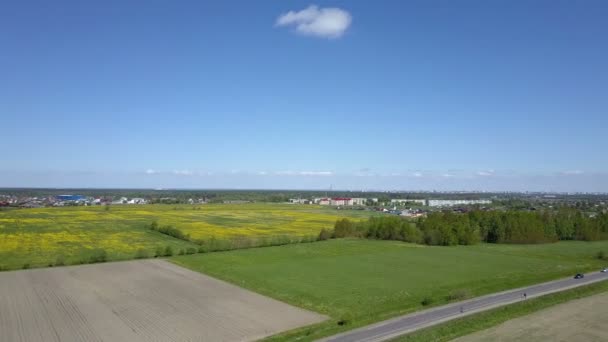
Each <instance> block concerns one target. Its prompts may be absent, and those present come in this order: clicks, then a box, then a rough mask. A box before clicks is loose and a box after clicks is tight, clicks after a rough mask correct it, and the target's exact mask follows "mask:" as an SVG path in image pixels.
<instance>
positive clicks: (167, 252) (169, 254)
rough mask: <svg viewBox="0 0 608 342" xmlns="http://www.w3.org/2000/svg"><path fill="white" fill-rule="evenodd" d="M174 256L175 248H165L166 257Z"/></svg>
mask: <svg viewBox="0 0 608 342" xmlns="http://www.w3.org/2000/svg"><path fill="white" fill-rule="evenodd" d="M172 255H173V248H172V247H171V246H167V247H165V253H164V256H172Z"/></svg>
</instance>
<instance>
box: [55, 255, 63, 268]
mask: <svg viewBox="0 0 608 342" xmlns="http://www.w3.org/2000/svg"><path fill="white" fill-rule="evenodd" d="M55 266H65V258H64V257H63V255H59V256H57V259H55Z"/></svg>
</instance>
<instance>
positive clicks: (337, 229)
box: [334, 218, 355, 238]
mask: <svg viewBox="0 0 608 342" xmlns="http://www.w3.org/2000/svg"><path fill="white" fill-rule="evenodd" d="M354 235H355V225H354V223H353V222H352V221H351V220H349V219H347V218H344V219H341V220H337V221H336V224H335V225H334V237H336V238H343V237H348V236H354Z"/></svg>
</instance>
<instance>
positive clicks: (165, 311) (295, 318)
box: [0, 260, 325, 342]
mask: <svg viewBox="0 0 608 342" xmlns="http://www.w3.org/2000/svg"><path fill="white" fill-rule="evenodd" d="M324 319H325V317H324V316H321V315H318V314H315V313H312V312H309V311H305V310H302V309H299V308H295V307H293V306H290V305H287V304H285V303H282V302H279V301H276V300H273V299H270V298H267V297H264V296H261V295H258V294H256V293H253V292H250V291H247V290H243V289H241V288H239V287H236V286H234V285H231V284H228V283H225V282H222V281H219V280H216V279H214V278H211V277H208V276H205V275H203V274H199V273H196V272H193V271H190V270H187V269H184V268H181V267H179V266H176V265H173V264H171V263H169V262H167V261H164V260H143V261H129V262H116V263H107V264H97V265H83V266H72V267H62V268H49V269H39V270H26V271H16V272H2V273H0V341H3V342H13V341H19V342H21V341H24V342H25V341H28V342H33V341H45V342H47V341H129V342H135V341H252V340H256V339H259V338H262V337H265V336H269V335H272V334H276V333H278V332H281V331H284V330H289V329H293V328H296V327H299V326H302V325H308V324H312V323H316V322H320V321H322V320H324Z"/></svg>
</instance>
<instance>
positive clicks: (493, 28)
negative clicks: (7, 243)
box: [0, 0, 608, 192]
mask: <svg viewBox="0 0 608 342" xmlns="http://www.w3.org/2000/svg"><path fill="white" fill-rule="evenodd" d="M237 8H238V10H235V9H237ZM607 17H608V2H605V1H599V0H598V1H586V2H582V3H575V2H566V1H547V0H544V1H536V2H534V3H528V2H524V1H515V2H491V3H490V2H485V1H461V2H458V3H456V2H449V1H410V2H401V1H380V2H373V3H372V2H347V1H323V2H316V4H315V3H314V2H309V1H275V2H244V3H243V2H235V1H222V2H219V1H218V2H211V1H209V2H204V3H203V2H198V1H179V2H164V1H145V2H143V1H130V2H124V1H118V0H112V1H105V2H102V3H101V2H100V3H86V4H85V3H82V2H79V1H66V0H64V1H54V2H43V1H19V2H12V3H9V2H6V3H3V4H0V48H1V49H2V53H0V75H1V76H0V123H1V124H0V127H1V130H0V131H1V132H2V135H1V137H2V138H1V139H0V141H2V142H3V143H2V144H0V154H1V155H2V157H1V158H0V187H56V188H64V187H71V188H78V187H87V188H96V187H104V188H117V187H118V188H120V187H124V188H230V189H245V188H270V189H328V188H329V187H330V185H331V186H332V187H333V188H334V189H351V190H360V189H377V190H381V189H383V190H471V191H559V192H562V191H563V192H577V191H580V192H608V160H607V159H606V158H605V155H606V151H607V150H608V139H606V128H608V113H607V110H606V109H607V108H608V93H607V92H606V89H608V87H607V84H608V44H606V42H605V41H606V37H608V23H607V21H606V18H607Z"/></svg>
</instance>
